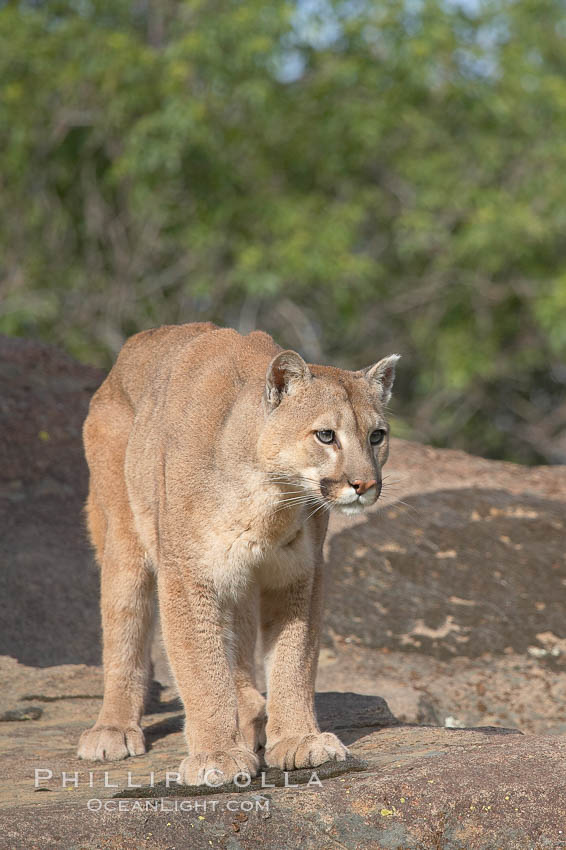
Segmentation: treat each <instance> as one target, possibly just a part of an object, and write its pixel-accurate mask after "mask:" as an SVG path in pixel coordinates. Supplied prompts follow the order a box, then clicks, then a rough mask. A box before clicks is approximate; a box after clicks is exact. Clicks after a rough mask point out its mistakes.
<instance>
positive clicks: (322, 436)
mask: <svg viewBox="0 0 566 850" xmlns="http://www.w3.org/2000/svg"><path fill="white" fill-rule="evenodd" d="M316 438H317V440H320V442H321V443H325V444H326V445H329V444H330V443H333V442H334V431H317V432H316Z"/></svg>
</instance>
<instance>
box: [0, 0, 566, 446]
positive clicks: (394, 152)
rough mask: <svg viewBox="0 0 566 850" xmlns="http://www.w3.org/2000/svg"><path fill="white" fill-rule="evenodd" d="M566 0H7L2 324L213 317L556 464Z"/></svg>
mask: <svg viewBox="0 0 566 850" xmlns="http://www.w3.org/2000/svg"><path fill="white" fill-rule="evenodd" d="M565 40H566V9H565V7H564V4H563V3H562V2H561V0H536V2H534V0H515V2H512V0H486V1H485V2H481V0H478V2H477V3H472V2H469V0H468V2H466V3H462V4H461V5H458V4H457V3H454V2H451V3H449V4H447V3H443V2H440V0H405V2H399V0H395V1H394V0H383V2H379V3H377V2H364V0H360V2H352V0H341V2H331V0H300V2H299V3H298V4H295V3H291V2H280V0H274V2H273V3H271V4H266V3H264V2H258V0H246V2H243V0H223V2H215V0H183V1H182V2H179V0H176V1H175V2H174V0H139V2H125V0H113V2H108V0H67V1H66V2H63V0H58V1H57V2H50V0H43V2H42V0H35V2H27V3H24V2H5V3H3V4H2V3H0V275H1V283H0V285H1V296H2V300H1V305H0V331H2V332H4V333H9V334H22V335H34V336H40V337H42V338H45V339H47V340H50V341H53V342H56V343H58V344H60V345H62V346H64V347H65V348H67V349H68V350H69V351H70V352H71V353H73V354H75V355H76V356H78V357H80V358H82V359H84V360H89V361H95V362H99V363H102V364H104V365H109V364H110V362H111V360H112V358H113V357H114V355H115V354H116V352H117V351H118V349H119V347H120V346H121V344H122V342H123V340H124V338H125V337H126V336H128V335H129V334H131V333H133V332H135V331H137V330H139V329H142V328H144V327H149V326H152V325H156V324H160V323H164V322H183V321H192V320H202V319H212V320H213V321H217V322H219V323H221V324H228V325H232V326H235V327H237V328H239V329H241V330H242V331H244V332H245V331H248V330H250V329H251V328H253V327H254V326H259V327H263V328H264V329H266V330H268V331H270V332H272V333H273V334H274V335H275V336H276V337H277V339H278V340H279V341H280V342H281V343H282V344H283V345H286V346H289V347H296V348H298V349H300V350H301V351H302V353H303V354H304V355H305V356H306V357H307V358H310V359H313V360H314V359H316V360H322V361H324V360H329V361H333V362H336V363H341V364H342V365H344V366H346V367H352V368H353V367H358V366H362V365H365V364H366V363H369V362H372V361H373V360H375V359H376V358H377V357H378V356H380V355H383V354H385V353H387V352H389V351H391V350H397V351H400V352H401V353H402V354H403V355H404V361H403V368H402V369H401V371H400V378H399V382H398V391H397V395H396V402H395V411H396V412H397V413H398V414H399V416H400V420H399V422H398V427H397V431H398V433H399V432H401V433H403V434H404V435H407V436H412V437H415V438H418V439H422V440H425V441H427V442H431V443H435V444H437V445H451V446H455V447H456V446H457V447H461V448H465V449H467V450H469V451H472V452H475V453H478V454H482V455H485V456H491V457H504V458H509V459H513V460H521V461H526V462H537V461H545V462H566V398H565V396H566V394H565V386H566V362H565V354H566V239H565V232H566V204H565V202H564V198H566V144H565V142H564V139H565V138H566V134H565V130H566V73H565V72H566V50H565Z"/></svg>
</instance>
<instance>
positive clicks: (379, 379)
mask: <svg viewBox="0 0 566 850" xmlns="http://www.w3.org/2000/svg"><path fill="white" fill-rule="evenodd" d="M400 356H401V355H400V354H390V355H389V357H384V358H383V360H380V361H379V362H378V363H375V364H374V365H373V366H368V368H367V369H362V374H363V375H365V376H366V378H368V380H370V381H372V382H373V383H374V384H377V385H378V387H379V393H380V395H381V403H382V404H387V402H388V401H389V399H390V398H391V390H392V389H393V381H394V380H395V366H396V364H397V361H398V360H399V358H400Z"/></svg>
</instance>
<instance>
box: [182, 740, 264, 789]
mask: <svg viewBox="0 0 566 850" xmlns="http://www.w3.org/2000/svg"><path fill="white" fill-rule="evenodd" d="M258 770H259V759H258V757H257V756H256V754H255V753H253V752H252V751H251V750H248V749H246V748H245V747H231V748H230V749H229V750H219V751H218V752H215V753H195V754H194V755H190V756H187V758H186V759H183V761H182V762H181V766H180V768H179V773H180V774H181V782H184V784H185V785H210V786H211V787H215V786H216V785H224V784H225V783H227V782H232V780H233V779H234V777H235V776H238V774H242V775H244V776H247V775H249V776H255V775H256V773H257V772H258ZM239 781H241V783H242V784H243V781H244V780H243V778H242V779H241V780H240V779H239Z"/></svg>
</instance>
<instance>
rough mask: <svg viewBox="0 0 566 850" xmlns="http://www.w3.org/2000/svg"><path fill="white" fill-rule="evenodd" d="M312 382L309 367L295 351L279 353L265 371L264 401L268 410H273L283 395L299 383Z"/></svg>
mask: <svg viewBox="0 0 566 850" xmlns="http://www.w3.org/2000/svg"><path fill="white" fill-rule="evenodd" d="M311 380H312V374H311V372H310V369H309V367H308V366H307V364H306V363H305V361H304V360H303V358H302V357H301V355H300V354H297V352H296V351H281V352H280V353H279V354H278V355H277V357H274V358H273V360H272V361H271V363H270V364H269V367H268V369H267V376H266V381H265V400H266V404H267V408H268V410H274V409H275V408H276V407H277V405H278V404H279V403H280V402H281V399H282V398H283V395H284V394H285V393H291V392H293V389H294V388H295V387H297V386H299V384H301V383H305V382H308V381H311Z"/></svg>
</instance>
